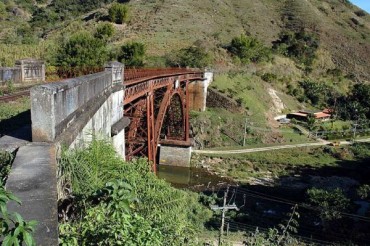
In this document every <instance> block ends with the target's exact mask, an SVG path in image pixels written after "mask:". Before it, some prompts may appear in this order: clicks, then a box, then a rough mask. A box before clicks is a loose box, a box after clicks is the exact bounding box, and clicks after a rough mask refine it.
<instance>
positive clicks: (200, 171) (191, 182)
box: [157, 165, 236, 192]
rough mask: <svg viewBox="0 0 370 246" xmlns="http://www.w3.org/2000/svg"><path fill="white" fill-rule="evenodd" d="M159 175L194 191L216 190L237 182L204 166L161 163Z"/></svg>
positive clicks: (178, 186)
mask: <svg viewBox="0 0 370 246" xmlns="http://www.w3.org/2000/svg"><path fill="white" fill-rule="evenodd" d="M157 170H158V171H157V175H158V177H159V178H160V179H164V180H166V181H167V182H169V183H171V184H172V186H174V187H176V188H181V189H184V188H186V189H190V190H192V191H198V192H199V191H206V190H214V189H218V188H222V187H226V186H227V185H235V184H236V182H234V181H232V180H231V179H228V178H226V177H220V176H218V175H216V174H213V173H211V172H209V171H208V170H207V169H204V168H187V167H175V166H164V165H159V166H158V169H157Z"/></svg>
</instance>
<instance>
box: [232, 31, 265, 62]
mask: <svg viewBox="0 0 370 246" xmlns="http://www.w3.org/2000/svg"><path fill="white" fill-rule="evenodd" d="M227 49H228V51H229V52H230V53H231V54H232V55H234V56H236V57H238V58H239V59H240V61H241V62H242V63H249V62H251V61H252V62H262V61H269V60H270V59H271V51H270V49H268V48H267V47H265V46H264V45H263V44H262V43H261V42H260V41H259V40H257V39H256V38H253V37H249V36H246V35H241V36H240V37H235V38H233V39H232V40H231V43H230V45H229V46H228V47H227Z"/></svg>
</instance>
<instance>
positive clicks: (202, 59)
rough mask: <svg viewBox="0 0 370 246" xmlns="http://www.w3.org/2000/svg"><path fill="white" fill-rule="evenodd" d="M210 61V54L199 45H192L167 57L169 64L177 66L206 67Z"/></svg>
mask: <svg viewBox="0 0 370 246" xmlns="http://www.w3.org/2000/svg"><path fill="white" fill-rule="evenodd" d="M209 63H210V56H209V54H208V53H207V52H206V51H205V50H204V49H202V48H200V47H199V46H190V47H187V48H184V49H181V50H179V51H178V52H176V53H174V55H173V56H169V57H167V64H168V65H169V66H176V67H194V68H204V67H206V66H207V65H209Z"/></svg>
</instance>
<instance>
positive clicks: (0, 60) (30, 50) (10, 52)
mask: <svg viewBox="0 0 370 246" xmlns="http://www.w3.org/2000/svg"><path fill="white" fill-rule="evenodd" d="M55 50H56V45H55V44H54V43H53V42H51V41H47V42H40V43H39V44H2V43H0V54H1V56H0V66H2V67H12V66H14V64H15V61H16V60H19V59H24V58H35V59H41V60H45V61H49V60H50V59H51V57H52V56H53V54H54V52H55Z"/></svg>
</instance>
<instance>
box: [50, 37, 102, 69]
mask: <svg viewBox="0 0 370 246" xmlns="http://www.w3.org/2000/svg"><path fill="white" fill-rule="evenodd" d="M107 60H108V52H107V48H106V45H105V42H104V41H103V40H100V39H97V38H94V37H93V36H92V35H91V34H90V33H88V32H79V33H76V34H74V35H72V36H71V37H70V38H69V39H68V40H67V41H66V42H65V43H64V44H62V46H61V48H60V49H59V51H58V54H57V59H56V63H57V65H58V66H67V67H86V66H102V65H103V64H104V63H105V62H106V61H107Z"/></svg>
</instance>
